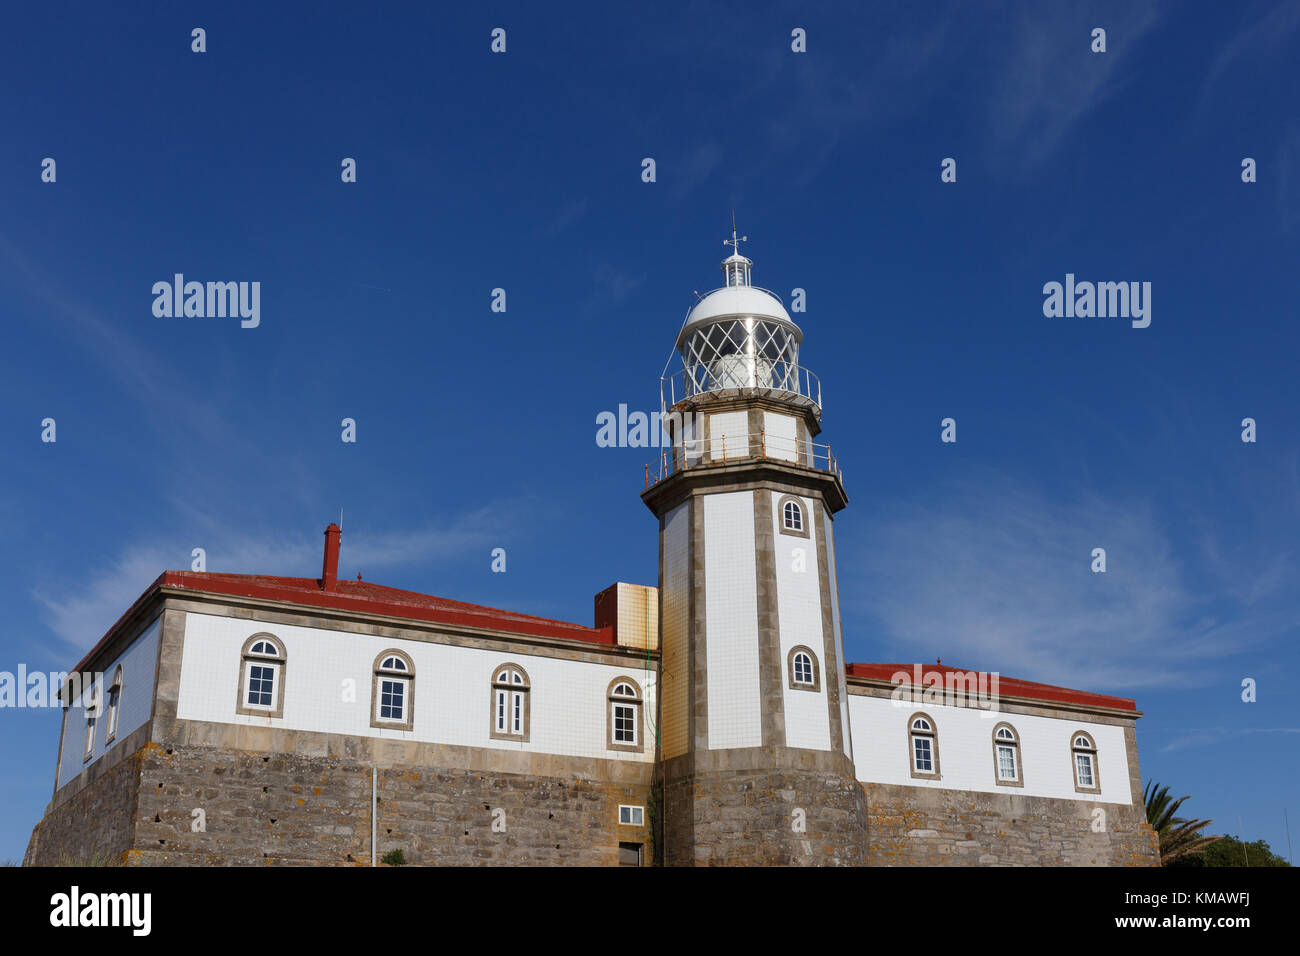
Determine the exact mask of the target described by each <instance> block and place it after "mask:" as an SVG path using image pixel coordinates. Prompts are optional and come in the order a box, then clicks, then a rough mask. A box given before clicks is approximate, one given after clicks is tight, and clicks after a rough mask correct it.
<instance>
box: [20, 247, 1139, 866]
mask: <svg viewBox="0 0 1300 956" xmlns="http://www.w3.org/2000/svg"><path fill="white" fill-rule="evenodd" d="M740 241H741V240H739V239H738V238H737V237H736V236H735V234H734V233H733V236H732V240H731V245H732V246H733V249H732V254H731V255H730V256H729V257H728V258H727V259H726V260H725V261H724V262H723V272H724V277H725V284H724V286H723V287H722V288H720V289H717V290H715V291H713V292H711V293H709V294H708V295H706V296H704V297H702V298H701V299H700V300H699V301H698V302H697V303H696V305H695V306H694V308H693V309H692V310H691V312H690V313H689V315H688V316H687V320H686V322H685V324H684V326H683V327H682V330H681V332H680V334H679V336H678V339H677V348H678V350H679V352H680V353H681V355H682V359H683V367H682V369H681V370H680V371H678V372H677V373H676V374H675V375H673V376H671V377H670V378H668V379H665V380H664V382H663V390H664V391H663V408H664V410H665V412H666V414H665V416H664V418H665V421H666V423H667V426H666V427H667V429H668V430H669V432H670V433H671V435H672V437H673V444H672V447H671V449H669V450H667V451H665V453H664V454H663V455H662V456H661V457H660V460H659V461H658V462H657V463H656V464H655V466H654V469H653V472H652V471H651V469H649V468H648V469H647V472H646V489H645V491H644V494H643V495H642V498H643V500H644V501H645V503H646V505H647V507H648V508H649V509H650V510H651V512H653V513H654V515H655V517H656V518H658V521H659V586H658V588H649V587H641V586H636V585H631V584H624V583H619V584H615V585H613V586H612V587H610V588H608V589H606V590H605V591H602V592H601V593H600V594H598V595H596V599H595V618H594V622H593V626H592V627H586V626H582V625H578V624H570V623H565V622H561V621H553V620H548V619H544V618H539V617H533V616H530V615H526V614H516V613H512V612H507V611H500V610H494V609H491V608H485V607H478V606H475V605H469V604H464V603H460V602H456V601H450V600H445V599H442V598H437V597H431V596H428V595H423V594H415V593H412V592H408V591H401V590H398V589H395V588H388V587H383V586H380V585H376V584H372V583H369V582H362V581H360V580H358V581H349V580H340V579H339V577H338V573H337V572H338V558H339V548H340V538H341V534H340V531H339V529H338V528H337V527H336V526H334V525H331V526H330V527H329V528H328V529H327V530H326V532H325V548H324V561H323V567H322V571H321V576H320V577H319V578H285V577H266V576H260V575H251V574H220V573H195V572H177V571H168V572H165V573H163V574H162V575H161V576H160V577H159V578H158V579H157V580H156V581H154V583H153V584H152V585H150V587H149V588H148V589H147V590H146V592H145V593H144V594H143V595H142V596H141V597H140V598H139V600H137V601H136V603H135V604H134V605H133V606H132V607H131V608H130V609H129V610H128V611H127V612H126V613H125V614H124V615H123V616H122V618H121V619H120V620H118V622H117V623H116V624H114V625H113V627H112V628H110V629H109V631H108V633H107V634H106V635H105V637H104V638H103V639H102V640H101V641H100V642H99V643H98V644H97V645H96V646H95V648H94V649H93V650H92V651H91V652H90V653H89V654H88V655H87V656H86V657H85V659H84V660H82V661H81V662H80V664H78V665H77V667H76V668H75V669H74V671H73V674H74V675H80V674H90V675H100V676H99V678H98V679H92V680H88V681H86V682H85V684H86V686H85V687H80V688H79V687H77V686H76V683H79V682H70V683H69V684H67V685H65V690H64V695H63V699H64V701H65V708H64V714H63V728H62V732H61V737H60V745H59V754H58V759H57V766H56V772H55V785H54V796H53V799H52V800H51V802H50V805H49V807H48V808H47V810H46V812H45V815H44V817H43V819H42V820H41V821H40V823H38V824H37V826H36V828H35V830H34V831H33V834H32V839H31V843H30V845H29V847H28V851H27V856H26V862H28V863H36V864H40V863H52V862H57V861H60V860H84V859H88V858H91V857H94V856H110V857H121V858H122V859H125V860H126V861H128V862H134V863H148V864H188V865H219V864H235V865H262V864H296V863H306V864H349V863H352V864H359V865H364V864H370V863H372V862H374V861H375V860H376V859H377V858H383V857H384V856H387V855H389V854H392V853H394V852H395V851H399V850H400V851H401V853H402V856H403V857H404V858H405V860H406V862H408V863H417V864H478V863H492V864H594V865H615V864H643V863H649V862H652V861H653V862H664V863H667V864H671V865H677V864H764V865H769V864H775V865H781V864H795V865H805V864H810V865H821V864H832V865H891V864H898V865H909V864H949V863H954V864H1080V865H1091V864H1139V865H1140V864H1154V863H1156V862H1158V851H1157V847H1156V841H1155V837H1154V834H1153V833H1152V831H1151V829H1150V827H1149V826H1148V825H1147V823H1146V818H1145V812H1144V810H1143V807H1142V802H1141V783H1140V781H1141V776H1140V772H1139V768H1138V755H1137V743H1136V732H1135V724H1136V721H1137V718H1138V717H1139V716H1141V715H1140V713H1139V712H1138V711H1137V709H1136V706H1135V703H1134V701H1132V700H1129V699H1125V698H1117V697H1107V696H1102V695H1098V694H1091V693H1086V692H1082V691H1075V690H1068V689H1065V688H1060V687H1051V686H1047V685H1043V684H1035V683H1030V682H1027V681H1018V680H1012V679H1006V678H1000V677H999V676H998V675H988V674H981V673H978V672H965V671H959V670H957V669H956V668H953V667H946V666H942V665H938V664H936V665H934V666H925V667H922V666H920V665H884V664H851V663H846V661H845V659H844V651H843V632H842V629H841V622H840V607H839V593H838V591H839V589H838V576H837V569H836V557H835V540H834V520H835V515H836V514H838V513H839V512H840V511H841V510H843V509H844V508H845V507H846V505H847V504H848V497H847V495H846V493H845V490H844V484H843V478H842V475H841V472H840V469H839V467H838V463H837V461H836V459H835V457H834V455H833V454H832V453H831V450H830V448H829V446H826V445H822V444H819V443H817V442H816V441H815V439H816V438H817V437H818V436H819V432H820V430H821V388H820V384H819V382H818V380H817V379H816V377H815V376H814V375H813V374H812V373H811V372H809V371H808V370H807V369H805V368H803V367H801V366H800V364H799V349H800V346H801V345H802V338H803V335H802V332H801V330H800V329H799V328H798V326H797V325H796V324H795V323H794V322H793V321H792V320H791V318H790V315H789V313H788V312H787V311H786V309H785V308H784V306H783V305H782V303H781V301H780V300H779V298H777V297H776V296H774V295H773V294H771V293H768V292H766V291H764V290H761V289H758V288H757V287H755V286H753V285H752V284H751V282H750V270H751V266H752V262H751V261H750V260H749V259H748V258H746V257H745V256H743V255H741V254H740V252H739V242H740ZM390 859H391V857H390Z"/></svg>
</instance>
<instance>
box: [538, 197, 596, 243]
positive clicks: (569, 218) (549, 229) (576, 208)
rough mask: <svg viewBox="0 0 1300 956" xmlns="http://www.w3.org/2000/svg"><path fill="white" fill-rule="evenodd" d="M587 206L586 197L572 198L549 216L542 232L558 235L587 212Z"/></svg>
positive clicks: (548, 234)
mask: <svg viewBox="0 0 1300 956" xmlns="http://www.w3.org/2000/svg"><path fill="white" fill-rule="evenodd" d="M587 206H588V202H587V199H586V197H583V198H582V199H577V200H574V201H573V202H571V203H569V204H568V205H566V206H564V207H563V208H562V209H560V210H559V211H557V212H556V213H555V215H554V216H552V217H551V220H550V222H548V223H547V224H546V228H545V229H544V230H543V233H544V234H545V235H547V236H556V235H559V234H560V233H562V232H563V231H564V230H565V229H568V228H569V227H570V226H571V225H573V224H574V223H575V222H577V221H578V220H579V219H581V218H582V217H583V216H585V215H586V214H587Z"/></svg>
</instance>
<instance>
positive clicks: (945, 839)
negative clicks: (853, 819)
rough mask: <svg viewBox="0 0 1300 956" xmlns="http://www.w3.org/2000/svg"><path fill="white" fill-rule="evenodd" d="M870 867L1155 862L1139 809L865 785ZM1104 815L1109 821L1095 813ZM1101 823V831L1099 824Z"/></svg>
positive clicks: (1152, 842)
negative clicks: (1099, 811) (1098, 812)
mask: <svg viewBox="0 0 1300 956" xmlns="http://www.w3.org/2000/svg"><path fill="white" fill-rule="evenodd" d="M861 786H862V789H863V791H864V792H865V793H866V801H867V827H868V845H867V860H866V862H867V863H868V865H871V866H977V865H978V866H1157V865H1159V862H1160V854H1159V844H1158V841H1157V839H1156V836H1155V834H1154V832H1152V830H1151V827H1150V825H1149V824H1148V823H1147V822H1146V815H1145V812H1144V810H1143V808H1142V807H1140V806H1128V805H1124V804H1114V803H1097V802H1093V801H1087V800H1054V799H1048V798H1045V797H1026V796H1021V795H1018V794H1010V793H976V792H971V791H964V790H940V789H937V788H923V787H900V786H888V785H885V784H872V783H864V784H862V785H861ZM1097 810H1101V811H1103V812H1104V814H1105V816H1104V818H1098V817H1096V816H1095V815H1094V814H1095V811H1097ZM1094 827H1096V829H1094Z"/></svg>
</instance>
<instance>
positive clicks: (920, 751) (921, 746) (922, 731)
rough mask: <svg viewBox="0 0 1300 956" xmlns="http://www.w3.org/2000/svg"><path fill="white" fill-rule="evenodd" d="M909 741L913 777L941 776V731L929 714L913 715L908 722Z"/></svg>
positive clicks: (932, 777)
mask: <svg viewBox="0 0 1300 956" xmlns="http://www.w3.org/2000/svg"><path fill="white" fill-rule="evenodd" d="M907 726H908V730H907V739H908V746H909V748H910V749H911V754H912V776H913V777H924V778H931V779H937V778H938V776H939V731H938V728H937V726H936V725H935V722H934V719H933V718H932V717H931V716H930V715H929V714H913V715H912V716H911V719H910V720H908V724H907Z"/></svg>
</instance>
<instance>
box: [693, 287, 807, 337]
mask: <svg viewBox="0 0 1300 956" xmlns="http://www.w3.org/2000/svg"><path fill="white" fill-rule="evenodd" d="M750 315H752V316H754V318H763V319H775V320H776V321H777V322H779V323H781V324H782V325H786V326H788V327H789V328H790V329H791V331H792V332H793V334H794V337H795V340H796V341H802V340H803V333H802V332H800V331H799V326H797V325H795V324H794V321H793V320H792V319H791V318H790V313H789V312H787V311H786V310H785V306H784V305H782V304H781V300H780V299H778V298H777V297H776V296H774V295H772V294H771V293H768V292H764V291H763V290H762V289H757V288H755V287H754V286H751V285H733V286H724V287H723V288H721V289H715V290H713V291H712V292H710V293H709V294H708V295H706V296H705V297H704V298H702V299H701V300H700V301H699V302H697V303H695V308H693V309H691V311H690V314H689V315H687V316H686V324H685V325H684V326H682V331H681V334H680V335H678V336H677V346H678V348H680V347H681V344H682V342H683V341H685V340H686V337H687V336H688V335H690V333H691V332H693V331H694V330H695V329H697V328H699V327H700V326H702V325H708V324H711V323H713V322H714V321H716V320H718V319H723V318H735V317H740V318H743V317H745V316H750Z"/></svg>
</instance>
